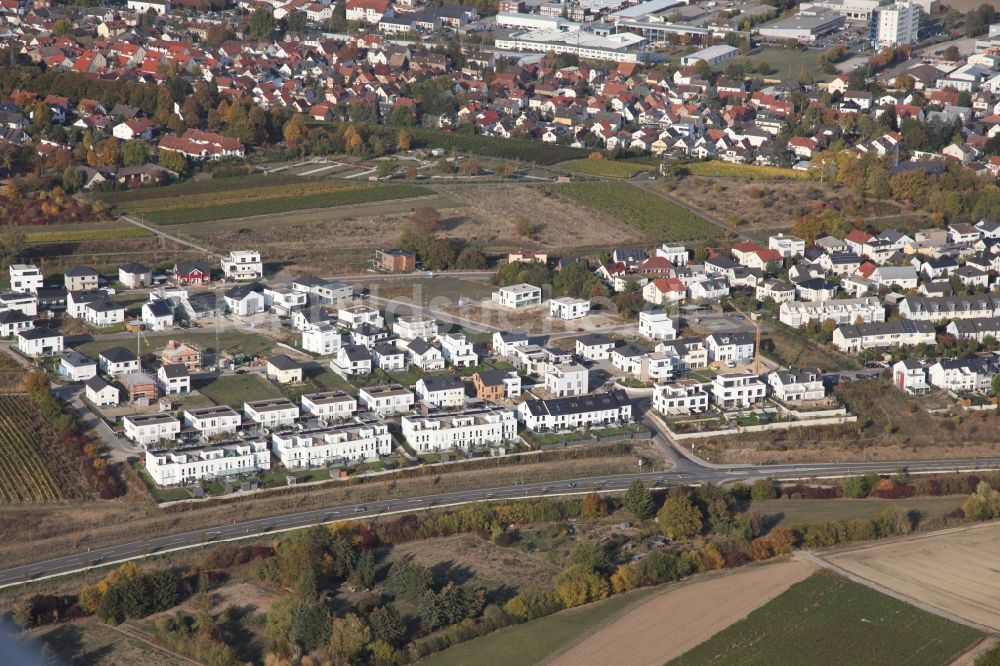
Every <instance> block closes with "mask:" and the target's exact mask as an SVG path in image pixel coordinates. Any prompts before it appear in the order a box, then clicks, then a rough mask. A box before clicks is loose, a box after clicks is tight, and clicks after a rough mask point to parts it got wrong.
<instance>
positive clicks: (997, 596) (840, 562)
mask: <svg viewBox="0 0 1000 666" xmlns="http://www.w3.org/2000/svg"><path fill="white" fill-rule="evenodd" d="M998 548H1000V523H989V524H983V525H975V526H973V527H963V528H958V529H951V530H945V531H942V532H934V533H931V534H926V535H921V536H916V537H910V538H907V539H902V540H898V541H892V542H890V543H876V544H873V545H869V546H866V547H860V548H852V549H849V550H846V551H843V552H836V553H831V554H829V555H825V556H824V558H823V559H825V560H826V561H828V562H830V563H831V564H834V565H836V566H838V567H841V568H843V569H844V570H846V571H848V572H850V573H852V574H854V575H856V576H860V577H862V578H864V579H866V580H870V581H872V582H874V583H877V584H879V585H881V586H883V587H886V588H888V589H890V590H893V591H894V592H898V593H899V594H903V595H905V596H907V597H909V598H911V599H915V600H917V601H920V602H922V603H924V604H927V605H929V606H933V607H934V608H938V609H940V610H943V611H945V612H948V613H952V614H954V615H956V616H958V617H961V618H963V619H965V620H968V621H970V622H975V623H978V624H981V625H984V626H987V627H991V628H993V629H998V630H1000V576H997V572H996V562H995V561H994V560H993V558H992V557H989V556H988V554H989V553H996V552H997V549H998Z"/></svg>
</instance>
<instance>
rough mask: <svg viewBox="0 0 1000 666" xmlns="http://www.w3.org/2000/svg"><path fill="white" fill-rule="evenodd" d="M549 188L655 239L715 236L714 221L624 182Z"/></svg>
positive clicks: (716, 232) (566, 185) (697, 239)
mask: <svg viewBox="0 0 1000 666" xmlns="http://www.w3.org/2000/svg"><path fill="white" fill-rule="evenodd" d="M552 191H553V192H555V193H556V194H558V195H560V196H564V197H568V198H570V199H573V200H574V201H577V202H579V203H581V204H583V205H585V206H590V207H591V208H593V209H595V210H597V211H600V212H602V213H604V214H606V215H609V216H611V217H613V218H615V219H616V220H618V221H620V222H622V223H624V224H627V225H629V226H630V227H633V228H634V229H637V230H639V231H641V232H642V233H644V234H647V235H649V236H651V237H653V238H655V239H656V240H668V241H700V240H705V239H708V238H713V237H716V236H718V235H719V233H720V230H719V228H718V227H717V226H715V225H714V224H712V223H710V222H708V221H707V220H705V219H704V218H702V217H699V216H698V215H695V214H694V213H692V212H691V211H689V210H688V209H686V208H684V207H683V206H679V205H677V204H675V203H673V202H670V201H667V200H666V199H664V198H662V197H659V196H657V195H655V194H653V193H652V192H648V191H646V190H642V189H639V188H637V187H633V186H632V185H627V184H624V183H567V184H564V185H555V186H553V187H552Z"/></svg>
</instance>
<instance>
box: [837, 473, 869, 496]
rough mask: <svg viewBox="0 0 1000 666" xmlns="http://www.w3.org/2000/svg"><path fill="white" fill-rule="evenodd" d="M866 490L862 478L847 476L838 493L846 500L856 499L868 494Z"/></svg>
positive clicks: (867, 489) (866, 487)
mask: <svg viewBox="0 0 1000 666" xmlns="http://www.w3.org/2000/svg"><path fill="white" fill-rule="evenodd" d="M869 490H871V489H870V488H868V486H867V484H866V483H865V478H864V477H863V476H849V477H847V478H846V479H844V480H843V481H842V482H841V484H840V491H841V493H842V494H843V495H844V497H846V498H848V499H858V498H859V497H864V496H865V495H866V494H868V491H869Z"/></svg>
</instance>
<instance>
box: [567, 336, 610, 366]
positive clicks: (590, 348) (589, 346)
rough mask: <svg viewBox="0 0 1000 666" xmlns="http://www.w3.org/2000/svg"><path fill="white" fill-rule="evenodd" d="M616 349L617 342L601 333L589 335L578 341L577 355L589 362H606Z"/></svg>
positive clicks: (581, 337)
mask: <svg viewBox="0 0 1000 666" xmlns="http://www.w3.org/2000/svg"><path fill="white" fill-rule="evenodd" d="M614 348H615V341H614V340H612V339H611V338H609V337H607V336H605V335H601V334H600V333H587V334H586V335H582V336H580V337H579V338H577V339H576V355H577V356H579V357H580V358H582V359H584V360H587V361H606V360H608V359H610V358H611V350H612V349H614Z"/></svg>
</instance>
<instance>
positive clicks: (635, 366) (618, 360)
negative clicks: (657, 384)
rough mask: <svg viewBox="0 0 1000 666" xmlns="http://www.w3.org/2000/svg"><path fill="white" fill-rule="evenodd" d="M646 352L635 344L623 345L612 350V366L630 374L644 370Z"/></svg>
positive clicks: (636, 374)
mask: <svg viewBox="0 0 1000 666" xmlns="http://www.w3.org/2000/svg"><path fill="white" fill-rule="evenodd" d="M645 356H646V352H644V351H643V350H641V349H639V348H638V347H635V346H633V345H622V346H621V347H615V348H614V349H612V350H611V366H612V367H614V368H616V369H618V370H621V371H622V372H625V373H628V374H630V375H635V376H638V375H639V373H640V372H642V360H643V359H644V358H645Z"/></svg>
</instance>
